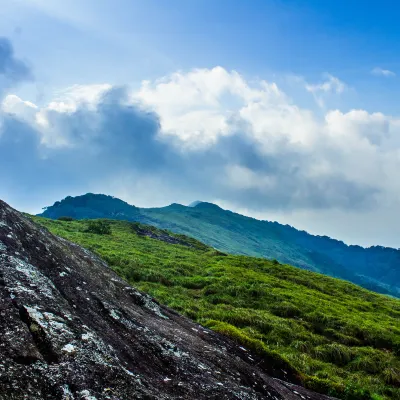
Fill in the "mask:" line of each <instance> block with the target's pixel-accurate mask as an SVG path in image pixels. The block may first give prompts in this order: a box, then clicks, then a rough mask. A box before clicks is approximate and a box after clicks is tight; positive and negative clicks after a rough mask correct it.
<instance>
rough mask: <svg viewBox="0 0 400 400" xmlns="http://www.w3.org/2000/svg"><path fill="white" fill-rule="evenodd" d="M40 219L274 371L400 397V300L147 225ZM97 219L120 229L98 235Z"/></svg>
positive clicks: (357, 392) (330, 389)
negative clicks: (218, 248) (240, 346)
mask: <svg viewBox="0 0 400 400" xmlns="http://www.w3.org/2000/svg"><path fill="white" fill-rule="evenodd" d="M35 220H36V221H38V222H39V223H40V224H43V225H44V226H46V227H47V228H48V229H50V230H51V231H52V232H53V233H55V234H57V235H60V236H62V237H64V238H66V239H68V240H72V241H74V242H76V243H79V244H81V245H83V246H84V247H86V248H89V249H91V250H92V251H95V252H96V253H97V254H99V255H101V256H102V257H103V258H104V259H105V260H106V261H107V262H108V263H109V265H110V266H111V267H112V268H113V269H114V271H116V272H117V273H118V274H119V275H120V276H122V277H124V278H125V279H126V280H128V281H129V282H130V283H132V284H134V285H135V286H136V287H138V288H140V289H141V290H143V291H145V292H147V293H149V294H151V295H152V296H154V297H156V299H157V300H158V301H159V302H161V303H163V304H166V305H168V306H170V307H172V308H174V309H176V310H178V311H179V312H182V313H184V314H186V315H187V316H189V317H190V318H192V319H195V320H196V321H197V322H199V323H201V324H203V325H206V326H208V327H210V328H212V329H213V330H216V331H219V332H222V333H224V334H227V335H229V336H230V337H231V338H233V339H234V340H236V341H237V342H239V343H240V344H241V345H244V346H245V347H247V348H250V349H252V350H253V351H254V352H256V353H257V354H258V356H259V357H260V361H257V363H259V366H261V367H263V366H271V365H274V366H276V367H277V369H276V370H275V371H272V372H273V373H275V374H276V373H278V374H279V371H280V369H281V367H283V369H284V370H285V371H293V374H295V375H296V373H295V372H294V371H299V375H300V377H301V380H302V382H303V384H304V385H306V386H307V387H308V388H312V389H314V390H317V391H320V392H323V393H327V394H330V395H333V396H336V397H340V398H342V399H347V400H350V399H352V400H355V399H374V400H378V399H389V398H400V389H399V385H400V359H399V354H400V327H399V318H400V301H399V300H395V299H391V298H389V297H387V296H383V295H378V294H375V293H372V292H369V291H367V290H365V289H362V288H360V287H358V286H356V285H353V284H350V283H348V282H345V281H341V280H338V279H334V278H330V277H326V276H324V275H320V274H316V273H313V272H309V271H302V270H300V269H298V268H295V267H291V266H288V265H280V264H278V263H277V262H273V261H269V260H265V259H262V258H252V257H246V256H234V255H227V254H225V253H221V252H219V251H216V250H215V249H213V248H210V247H207V246H205V245H203V244H201V243H199V242H197V241H195V240H193V239H192V238H188V237H184V236H181V235H176V234H172V233H169V232H167V231H162V230H158V229H156V228H154V227H149V226H145V225H141V224H138V223H130V222H124V221H97V222H93V221H70V222H64V221H54V220H49V219H43V218H39V217H35ZM96 224H100V225H104V224H105V225H109V227H110V231H111V232H110V233H108V234H96V233H93V232H97V230H96V229H95V228H96ZM98 231H103V230H98ZM104 231H107V230H104ZM252 358H253V359H254V356H252ZM278 376H279V375H278ZM281 377H282V375H281Z"/></svg>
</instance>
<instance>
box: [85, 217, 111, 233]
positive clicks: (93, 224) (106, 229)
mask: <svg viewBox="0 0 400 400" xmlns="http://www.w3.org/2000/svg"><path fill="white" fill-rule="evenodd" d="M86 232H88V233H95V234H97V235H111V226H110V224H109V223H107V222H106V221H99V220H97V221H89V224H88V226H87V228H86Z"/></svg>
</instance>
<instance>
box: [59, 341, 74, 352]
mask: <svg viewBox="0 0 400 400" xmlns="http://www.w3.org/2000/svg"><path fill="white" fill-rule="evenodd" d="M61 350H62V351H63V352H64V353H68V354H74V353H76V348H75V346H74V345H73V344H71V343H68V344H66V345H65V346H64V347H63V348H62V349H61Z"/></svg>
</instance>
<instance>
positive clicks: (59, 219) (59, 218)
mask: <svg viewBox="0 0 400 400" xmlns="http://www.w3.org/2000/svg"><path fill="white" fill-rule="evenodd" d="M57 220H58V221H68V222H69V221H74V220H75V219H74V218H72V217H68V216H64V217H58V218H57Z"/></svg>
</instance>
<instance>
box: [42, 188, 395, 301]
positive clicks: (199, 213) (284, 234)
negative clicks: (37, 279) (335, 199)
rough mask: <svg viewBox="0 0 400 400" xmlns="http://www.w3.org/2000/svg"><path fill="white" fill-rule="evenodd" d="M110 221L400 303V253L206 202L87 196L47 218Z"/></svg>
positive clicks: (66, 201)
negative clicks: (142, 204)
mask: <svg viewBox="0 0 400 400" xmlns="http://www.w3.org/2000/svg"><path fill="white" fill-rule="evenodd" d="M62 215H70V216H72V217H74V218H76V219H96V218H109V219H118V220H125V221H137V222H141V223H145V224H149V225H154V226H156V227H158V228H163V229H168V230H171V231H173V232H176V233H180V234H184V235H188V236H191V237H194V238H196V239H198V240H200V241H201V242H203V243H206V244H208V245H210V246H213V247H215V248H217V249H219V250H220V251H226V252H229V253H232V254H242V255H248V256H254V257H265V258H268V259H276V260H277V261H279V262H281V263H284V264H291V265H295V266H297V267H300V268H303V269H306V270H310V271H315V272H320V273H323V274H326V275H330V276H334V277H336V278H341V279H346V280H348V281H351V282H353V283H356V284H358V285H361V286H363V287H365V288H367V289H369V290H374V291H376V292H379V293H384V294H391V295H393V296H397V297H400V285H399V282H400V268H399V265H400V251H399V250H396V249H391V248H385V247H380V246H374V247H370V248H367V249H365V248H363V247H360V246H347V245H346V244H345V243H343V242H340V241H338V240H334V239H331V238H329V237H327V236H313V235H310V234H308V233H307V232H304V231H299V230H297V229H295V228H293V227H291V226H289V225H281V224H279V223H277V222H269V221H259V220H257V219H254V218H249V217H245V216H243V215H240V214H236V213H233V212H230V211H227V210H223V209H222V208H220V207H218V206H216V205H215V204H211V203H205V202H195V203H193V206H191V207H186V206H183V205H180V204H171V205H170V206H167V207H161V208H137V207H135V206H132V205H129V204H128V203H126V202H124V201H122V200H120V199H117V198H115V197H111V196H106V195H102V194H91V193H88V194H86V195H83V196H78V197H70V196H69V197H67V198H65V199H64V200H62V201H60V202H56V203H55V204H54V205H53V206H51V207H47V208H46V210H45V211H44V212H43V214H42V216H44V217H47V218H54V219H57V218H58V217H59V216H62Z"/></svg>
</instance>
